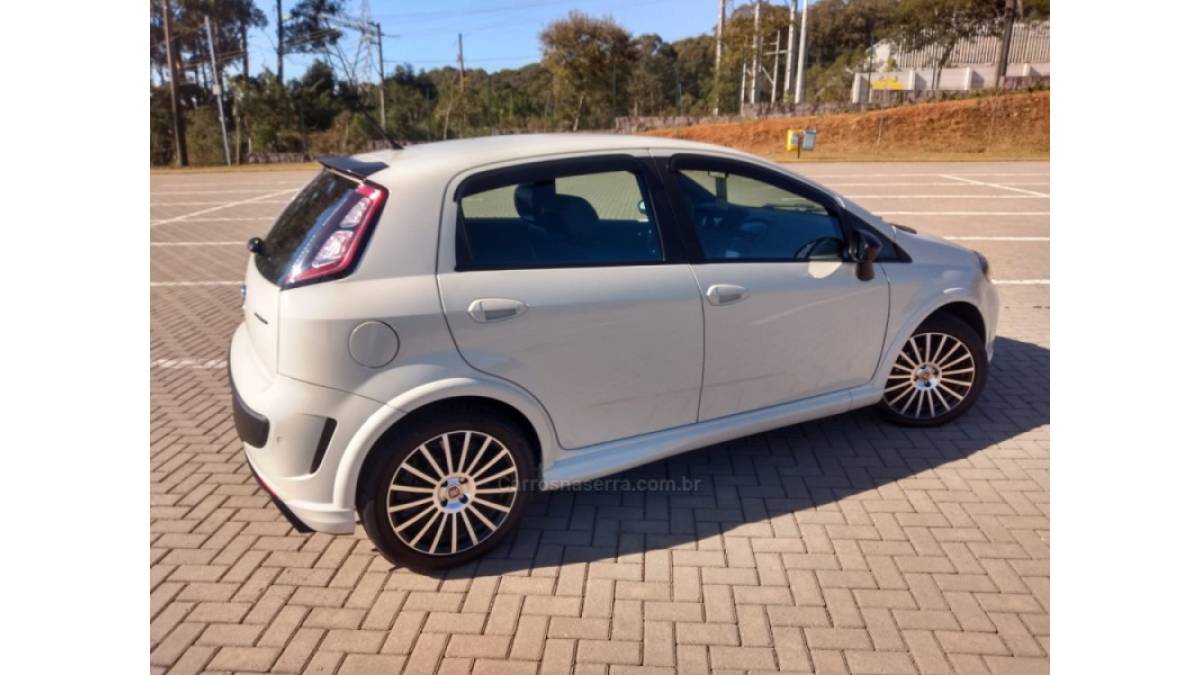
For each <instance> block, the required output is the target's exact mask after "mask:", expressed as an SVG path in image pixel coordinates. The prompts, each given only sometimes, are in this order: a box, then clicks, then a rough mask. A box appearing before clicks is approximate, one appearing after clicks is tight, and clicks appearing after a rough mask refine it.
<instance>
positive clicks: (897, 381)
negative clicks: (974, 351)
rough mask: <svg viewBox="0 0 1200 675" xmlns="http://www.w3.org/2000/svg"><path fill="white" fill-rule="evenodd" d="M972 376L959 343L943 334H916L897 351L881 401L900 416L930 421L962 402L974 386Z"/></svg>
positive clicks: (971, 359)
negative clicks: (898, 353) (897, 354)
mask: <svg viewBox="0 0 1200 675" xmlns="http://www.w3.org/2000/svg"><path fill="white" fill-rule="evenodd" d="M975 375H976V373H975V357H973V356H972V355H971V350H970V349H968V348H967V345H965V344H964V343H963V342H962V340H959V339H958V338H956V337H954V336H953V335H947V334H946V333H918V334H916V335H914V336H912V337H911V338H909V339H908V342H906V343H905V344H904V348H903V349H901V350H900V356H899V357H897V358H896V363H895V365H893V366H892V372H891V374H890V375H888V379H887V385H886V387H885V388H884V391H883V400H884V403H885V404H886V405H887V407H888V408H889V409H890V410H891V411H892V412H894V413H896V414H897V415H900V416H901V417H906V418H909V419H912V420H930V419H933V418H936V417H940V416H942V415H945V414H946V413H949V412H950V411H951V410H954V409H955V408H956V407H957V406H958V405H959V404H960V403H962V402H963V400H964V399H966V397H967V394H969V393H970V391H971V388H972V387H973V386H975Z"/></svg>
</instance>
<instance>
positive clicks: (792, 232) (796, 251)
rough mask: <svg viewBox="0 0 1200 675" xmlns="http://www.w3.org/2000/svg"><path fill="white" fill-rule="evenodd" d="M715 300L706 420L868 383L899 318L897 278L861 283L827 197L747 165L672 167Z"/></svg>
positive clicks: (668, 165)
mask: <svg viewBox="0 0 1200 675" xmlns="http://www.w3.org/2000/svg"><path fill="white" fill-rule="evenodd" d="M664 164H665V166H664V169H665V173H666V174H667V175H668V176H669V178H670V179H671V187H670V189H671V191H672V195H673V199H674V200H676V202H677V203H678V204H680V206H679V207H678V208H677V210H678V211H680V212H681V214H682V215H683V217H682V218H681V220H687V221H689V223H690V226H689V227H687V228H686V229H683V232H684V234H685V236H686V237H687V239H686V241H687V242H688V245H689V248H690V249H691V251H692V253H691V257H692V259H693V260H694V262H695V265H694V269H695V274H696V278H697V281H698V282H699V286H700V289H701V292H702V293H703V294H704V297H705V301H704V303H703V307H704V325H705V355H704V388H703V391H702V392H701V398H700V414H699V418H700V420H706V419H711V418H715V417H722V416H725V415H732V414H736V413H740V412H746V411H749V410H755V409H758V408H763V407H767V406H771V405H777V404H781V403H787V402H791V401H798V400H801V399H804V398H808V397H811V396H817V395H821V394H827V393H831V392H835V391H839V390H844V389H848V388H851V387H855V386H859V385H863V384H866V383H867V382H868V381H869V380H870V379H871V376H872V375H873V374H874V372H875V368H876V365H877V363H878V361H879V353H880V350H881V349H882V345H883V338H884V331H885V329H886V327H887V320H888V302H889V298H888V296H889V289H888V282H887V278H886V275H885V274H883V273H879V274H876V276H875V278H874V279H873V280H871V281H860V280H859V279H858V278H857V276H856V274H855V265H854V264H853V263H851V262H848V261H847V260H846V259H845V258H844V248H845V241H846V238H847V236H848V230H847V229H846V228H845V227H843V224H842V221H841V209H840V207H839V205H838V204H837V203H836V201H834V200H833V199H832V198H830V197H829V196H828V195H826V194H824V193H823V192H820V191H818V190H815V189H813V188H810V187H808V186H806V185H804V184H803V183H801V182H800V181H796V180H792V179H790V178H788V177H787V176H784V175H782V174H780V173H778V172H775V171H772V170H770V169H767V168H765V167H760V166H757V165H754V164H750V163H747V162H739V161H736V160H727V159H723V158H717V157H707V156H699V155H694V156H692V155H687V156H685V155H677V156H675V157H673V158H672V159H671V160H669V161H667V162H665V163H664Z"/></svg>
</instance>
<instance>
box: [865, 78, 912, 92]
mask: <svg viewBox="0 0 1200 675" xmlns="http://www.w3.org/2000/svg"><path fill="white" fill-rule="evenodd" d="M871 88H872V89H892V90H895V91H900V90H902V89H904V85H902V84H900V80H897V79H896V78H894V77H885V78H881V79H878V80H871Z"/></svg>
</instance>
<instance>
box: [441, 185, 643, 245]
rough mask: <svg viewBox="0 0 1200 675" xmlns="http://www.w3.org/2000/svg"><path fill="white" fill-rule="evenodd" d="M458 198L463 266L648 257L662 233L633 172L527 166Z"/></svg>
mask: <svg viewBox="0 0 1200 675" xmlns="http://www.w3.org/2000/svg"><path fill="white" fill-rule="evenodd" d="M486 187H487V188H489V189H482V190H479V191H476V192H471V191H467V192H465V193H464V194H463V195H461V196H460V197H459V212H458V213H459V232H458V247H457V249H458V266H459V268H460V269H471V268H485V269H499V268H530V267H573V266H588V265H617V264H648V263H654V262H659V261H662V260H663V247H662V240H661V237H660V235H659V228H658V223H657V222H656V220H655V218H654V213H653V209H652V208H650V207H649V206H648V205H649V204H650V198H649V196H648V194H647V191H646V188H645V184H644V181H643V178H642V177H641V176H640V175H639V174H638V173H635V172H633V171H624V170H621V171H597V172H593V173H582V174H580V173H575V174H573V175H555V174H554V173H553V172H541V173H540V174H539V173H536V172H535V173H527V174H526V175H525V176H523V177H522V178H521V179H520V180H514V182H511V183H508V184H504V185H500V186H498V187H492V186H491V185H488V186H486Z"/></svg>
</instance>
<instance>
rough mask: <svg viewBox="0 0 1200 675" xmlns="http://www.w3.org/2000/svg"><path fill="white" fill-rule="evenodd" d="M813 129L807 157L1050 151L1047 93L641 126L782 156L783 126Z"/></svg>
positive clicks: (1021, 155)
mask: <svg viewBox="0 0 1200 675" xmlns="http://www.w3.org/2000/svg"><path fill="white" fill-rule="evenodd" d="M807 127H813V128H815V129H816V130H817V145H816V150H815V151H814V152H811V153H807V152H806V153H804V159H815V160H819V159H864V160H867V159H1030V158H1043V159H1044V158H1048V157H1049V155H1050V92H1049V91H1034V92H1022V93H1015V94H1005V95H1001V96H987V97H980V98H971V99H964V100H957V101H941V102H937V103H918V104H913V105H905V106H900V107H896V108H888V109H885V110H875V111H870V112H862V113H843V114H836V115H822V116H809V117H789V118H772V119H762V120H747V121H741V122H731V123H728V124H706V125H697V126H692V127H683V128H677V129H660V130H655V131H647V132H644V133H645V134H647V135H651V136H667V137H671V138H683V139H687V140H693V141H702V142H706V143H716V144H718V145H727V146H730V147H734V148H738V149H740V150H745V151H747V152H753V153H755V154H759V155H763V156H766V157H771V158H773V159H786V158H788V157H789V156H792V157H794V154H792V153H788V152H786V151H785V149H784V143H785V140H786V138H787V130H788V129H796V128H799V129H804V128H807Z"/></svg>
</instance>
